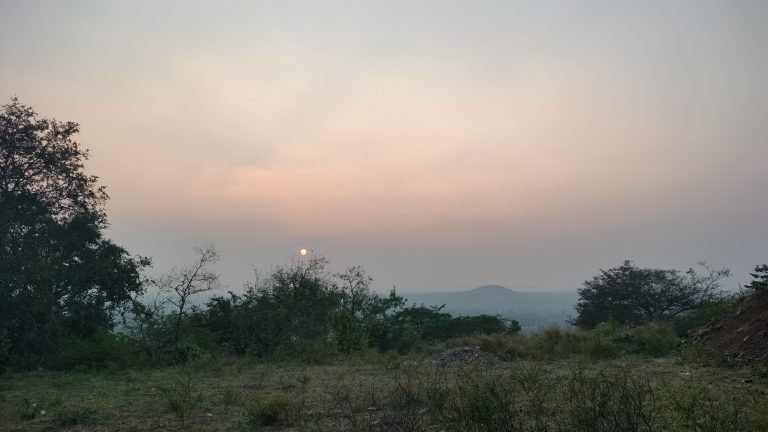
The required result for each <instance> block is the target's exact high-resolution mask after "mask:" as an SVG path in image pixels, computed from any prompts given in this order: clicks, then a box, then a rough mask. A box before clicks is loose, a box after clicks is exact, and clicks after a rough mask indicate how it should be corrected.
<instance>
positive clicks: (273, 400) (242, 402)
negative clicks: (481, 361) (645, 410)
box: [0, 357, 768, 431]
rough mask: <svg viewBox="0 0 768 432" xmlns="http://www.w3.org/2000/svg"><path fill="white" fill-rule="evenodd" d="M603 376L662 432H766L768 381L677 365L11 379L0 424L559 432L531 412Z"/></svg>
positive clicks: (660, 361) (407, 365)
mask: <svg viewBox="0 0 768 432" xmlns="http://www.w3.org/2000/svg"><path fill="white" fill-rule="evenodd" d="M601 370H613V371H630V372H631V375H632V376H633V377H636V378H637V379H639V380H641V381H638V382H633V383H632V385H634V386H636V387H633V388H640V387H642V385H644V383H646V382H647V383H648V385H649V386H650V388H651V389H652V392H653V394H652V396H653V397H655V398H656V399H654V403H655V404H656V405H654V406H655V407H656V408H654V409H658V410H660V411H658V412H656V411H649V412H650V414H649V415H651V416H652V421H654V422H656V421H658V422H659V425H661V424H662V423H661V422H660V420H659V418H660V417H664V418H665V419H666V420H665V422H666V423H664V424H673V423H672V422H676V423H674V424H676V425H677V426H676V428H677V430H695V427H700V426H696V425H694V424H693V423H692V422H694V421H695V419H692V418H684V417H685V416H684V415H682V414H681V413H683V412H684V411H685V410H692V409H700V410H701V412H702V413H704V412H708V411H707V410H709V411H712V410H716V409H720V410H722V409H723V408H724V407H733V406H736V407H737V408H738V409H739V413H736V415H737V416H739V417H738V418H737V419H736V420H733V419H730V418H724V419H714V420H712V422H715V421H721V422H725V423H723V424H724V426H723V427H720V428H718V429H715V430H731V429H728V427H729V425H732V424H736V423H734V421H740V422H741V423H739V424H742V425H744V424H750V425H753V426H754V427H763V426H768V423H765V422H768V420H767V419H764V418H763V419H761V418H760V413H761V412H762V413H764V412H768V400H767V399H766V397H767V396H766V395H767V394H768V384H767V383H766V379H765V377H762V378H761V377H758V376H754V373H753V372H754V371H753V370H747V369H742V370H735V369H720V368H703V367H693V366H690V365H688V364H684V363H682V362H681V361H679V360H678V359H676V358H673V357H666V358H657V359H647V358H623V359H620V360H603V361H583V360H559V361H534V362H525V363H522V362H498V363H496V364H494V365H484V366H483V369H477V368H472V367H461V368H459V367H457V368H447V369H435V368H434V367H431V366H427V365H426V363H425V362H423V361H421V360H419V359H411V360H408V359H400V361H399V362H397V363H395V365H394V366H393V362H392V359H388V360H387V361H386V362H383V361H367V362H365V361H360V360H345V361H339V362H337V363H336V364H332V365H326V366H302V365H295V364H268V363H258V362H255V361H251V360H248V359H244V358H222V359H218V360H207V361H204V362H199V363H196V364H192V365H188V366H185V367H181V368H166V369H155V370H140V371H117V372H70V373H59V372H44V371H39V372H31V373H24V374H6V375H4V376H2V377H0V425H2V426H3V427H6V428H7V430H9V431H13V430H24V431H50V430H72V431H75V430H76V431H106V430H110V431H178V430H190V431H247V430H317V431H358V430H403V431H418V430H430V429H432V428H435V427H438V426H445V425H446V424H451V425H453V426H452V427H453V430H472V429H473V428H474V427H476V426H483V425H484V424H485V425H486V426H488V425H491V426H492V425H503V427H504V428H505V429H506V430H562V429H559V427H561V426H562V425H563V424H566V423H567V421H569V420H568V418H565V417H563V418H562V419H560V420H562V422H561V421H560V420H558V419H557V418H556V420H553V421H544V420H542V419H541V418H535V416H534V415H533V414H531V413H535V412H539V411H542V410H544V411H547V410H549V411H551V412H553V413H555V414H557V415H561V416H566V415H567V413H568V412H569V409H571V410H573V409H579V408H580V405H576V406H575V407H574V405H573V404H572V402H573V401H572V400H568V397H567V391H565V390H564V389H566V388H567V385H566V384H567V383H569V382H571V383H572V382H574V381H573V379H574V377H575V376H576V375H577V374H585V376H587V377H589V376H595V375H596V374H597V373H598V371H601ZM582 379H584V378H582ZM745 381H746V382H745ZM750 381H751V382H750ZM584 383H586V384H589V383H594V381H589V380H585V381H584ZM576 388H579V387H578V386H576ZM601 388H603V387H601ZM486 389H488V392H486ZM468 395H470V396H471V397H472V398H470V397H469V396H468ZM440 398H443V399H442V400H441V399H440ZM708 398H709V399H708ZM729 401H730V403H728V402H729ZM675 403H677V404H678V405H680V407H679V409H678V410H677V411H675V410H674V405H675ZM734 403H735V404H738V405H734ZM445 404H448V405H449V406H453V407H454V408H455V409H456V410H464V412H466V413H467V415H471V416H474V417H473V419H474V420H472V421H474V422H475V423H472V424H460V422H458V420H456V419H453V420H452V417H451V415H452V413H451V412H441V411H440V409H438V406H440V405H445ZM685 404H689V405H690V404H694V405H696V406H695V407H692V406H687V405H685ZM566 407H567V408H568V409H561V408H566ZM507 408H509V411H508V412H506V413H500V414H503V415H499V416H495V417H494V415H495V414H499V411H500V410H502V409H507ZM518 408H519V409H518ZM42 412H44V414H43V413H42ZM494 413H495V414H494ZM526 413H528V414H526ZM558 413H559V414H558ZM492 414H493V415H492ZM582 414H583V413H582ZM726 414H727V413H726ZM489 416H490V417H493V418H490V417H489ZM659 416H660V417H659ZM486 417H488V418H486ZM657 417H658V418H657ZM726 417H727V416H726ZM763 417H765V416H763ZM454 420H456V421H455V422H454V423H450V422H452V421H454ZM484 422H485V423H484ZM728 422H730V423H728ZM761 422H762V423H761ZM713 424H714V423H713ZM660 427H661V426H660ZM435 430H439V429H435ZM648 430H665V429H661V428H657V429H648ZM701 430H706V429H701ZM755 430H758V429H755Z"/></svg>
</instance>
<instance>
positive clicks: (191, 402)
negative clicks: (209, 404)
mask: <svg viewBox="0 0 768 432" xmlns="http://www.w3.org/2000/svg"><path fill="white" fill-rule="evenodd" d="M159 390H160V394H161V397H162V399H163V400H162V402H163V403H164V404H165V405H166V406H167V407H168V410H170V411H171V412H172V413H173V414H174V415H176V417H178V418H179V420H181V424H182V426H183V425H185V424H186V419H187V418H188V417H189V415H190V414H191V413H193V412H194V411H195V410H196V409H197V407H198V406H199V405H200V403H201V402H202V401H203V392H202V391H200V390H199V389H198V387H197V385H196V383H195V382H194V379H193V377H192V371H191V369H189V368H185V369H184V370H183V371H181V372H180V373H178V374H177V375H176V376H174V377H172V378H171V379H170V380H169V381H168V382H166V383H165V384H164V385H161V386H160V387H159Z"/></svg>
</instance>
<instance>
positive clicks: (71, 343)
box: [47, 331, 138, 370]
mask: <svg viewBox="0 0 768 432" xmlns="http://www.w3.org/2000/svg"><path fill="white" fill-rule="evenodd" d="M57 351H58V352H57V353H56V354H55V355H53V356H52V357H51V358H50V360H49V361H48V362H47V366H48V367H49V368H51V369H55V370H70V369H75V368H80V367H86V368H106V367H121V368H124V367H128V366H131V365H134V364H136V363H138V358H137V355H136V352H137V351H138V349H137V346H136V344H135V343H134V341H133V340H132V339H130V338H129V337H127V336H125V335H121V334H116V333H110V332H107V331H102V332H99V333H97V334H96V335H94V336H93V337H91V338H71V339H65V340H63V341H62V342H61V344H60V346H59V348H58V350H57Z"/></svg>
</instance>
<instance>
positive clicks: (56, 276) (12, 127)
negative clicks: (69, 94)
mask: <svg viewBox="0 0 768 432" xmlns="http://www.w3.org/2000/svg"><path fill="white" fill-rule="evenodd" d="M78 130H79V128H78V125H77V124H76V123H73V122H58V121H55V120H47V119H38V118H37V115H36V113H35V111H34V110H33V109H32V108H30V107H28V106H26V105H23V104H22V103H21V102H20V101H19V100H18V99H16V98H14V99H12V100H11V102H10V103H9V104H7V105H3V106H2V109H1V110H0V332H2V333H3V334H4V335H5V338H6V340H7V344H8V351H9V357H10V358H9V359H8V361H9V362H10V363H11V364H12V365H14V366H17V367H22V366H23V367H31V366H35V365H39V364H40V363H41V362H42V360H44V358H45V357H49V356H51V355H53V349H54V346H55V345H56V344H57V341H59V340H61V338H64V337H90V336H93V335H94V334H96V333H97V332H99V331H100V330H102V329H110V328H111V327H112V325H113V321H112V314H113V312H114V311H115V310H116V309H117V308H118V307H119V306H120V305H122V304H124V303H126V302H128V301H129V300H130V298H131V295H132V294H135V293H138V292H141V291H142V289H143V287H142V283H141V277H140V272H141V270H142V268H143V267H145V266H147V265H149V260H147V259H144V258H134V257H132V256H130V255H129V254H128V252H127V251H126V250H125V249H123V248H121V247H120V246H118V245H116V244H114V243H113V242H111V241H110V240H108V239H105V238H104V237H103V235H102V230H103V229H104V228H105V227H106V226H107V218H106V214H105V212H104V204H105V202H106V200H107V198H108V197H107V194H106V192H105V191H104V188H103V187H100V186H98V185H97V183H96V182H97V178H96V177H94V176H89V175H87V174H86V173H85V171H84V162H85V160H87V158H88V152H87V151H86V150H83V149H81V148H80V145H79V144H78V143H77V142H76V141H74V140H73V137H74V135H75V134H77V132H78ZM0 367H1V365H0Z"/></svg>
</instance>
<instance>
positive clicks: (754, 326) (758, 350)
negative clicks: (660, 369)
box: [691, 290, 768, 365]
mask: <svg viewBox="0 0 768 432" xmlns="http://www.w3.org/2000/svg"><path fill="white" fill-rule="evenodd" d="M691 333H692V334H691V336H692V338H693V340H694V342H695V343H698V344H703V345H704V346H706V347H708V348H711V349H713V350H717V351H718V352H721V353H725V355H726V356H727V357H728V359H729V360H731V361H733V362H734V363H736V364H737V365H752V364H764V365H768V290H761V291H756V292H755V293H753V294H752V295H751V296H749V297H747V298H745V299H744V300H742V301H741V302H739V303H738V304H736V305H735V306H734V308H733V309H732V310H731V312H730V313H728V314H726V315H724V316H723V317H721V318H720V319H718V320H715V321H713V322H711V323H709V324H708V325H706V326H704V327H701V328H699V329H695V330H692V332H691Z"/></svg>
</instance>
